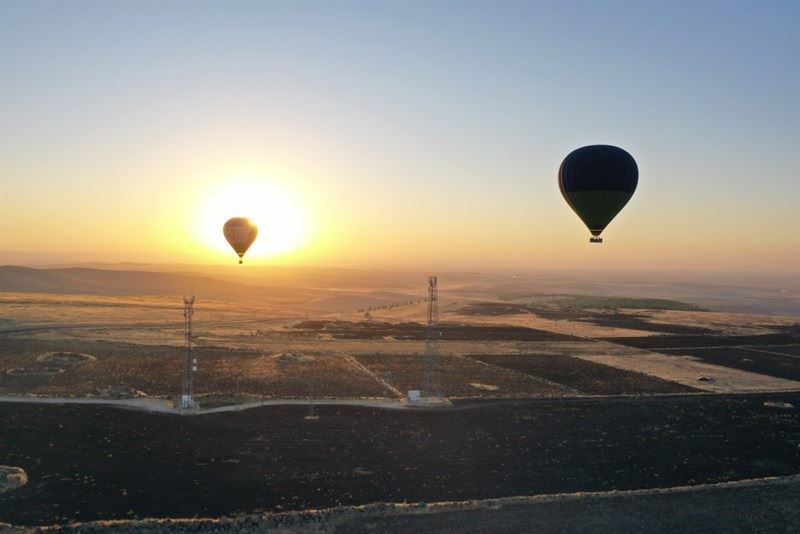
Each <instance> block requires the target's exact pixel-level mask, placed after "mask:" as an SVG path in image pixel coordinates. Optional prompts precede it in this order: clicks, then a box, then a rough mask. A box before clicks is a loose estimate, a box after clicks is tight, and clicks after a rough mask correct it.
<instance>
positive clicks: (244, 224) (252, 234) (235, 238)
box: [222, 217, 258, 263]
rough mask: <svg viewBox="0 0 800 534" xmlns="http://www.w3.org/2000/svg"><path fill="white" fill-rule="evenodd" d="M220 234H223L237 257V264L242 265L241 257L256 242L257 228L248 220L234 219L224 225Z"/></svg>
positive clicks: (242, 218)
mask: <svg viewBox="0 0 800 534" xmlns="http://www.w3.org/2000/svg"><path fill="white" fill-rule="evenodd" d="M222 233H223V234H225V239H227V240H228V243H229V244H230V246H231V248H233V250H235V251H236V254H238V255H239V263H242V259H241V258H242V256H244V253H245V252H247V249H249V248H250V245H252V244H253V241H255V240H256V236H257V235H258V227H257V226H256V225H255V224H253V223H252V222H251V221H250V219H246V218H244V217H234V218H233V219H230V220H228V222H226V223H225V226H223V228H222Z"/></svg>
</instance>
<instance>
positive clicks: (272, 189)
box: [198, 180, 309, 260]
mask: <svg viewBox="0 0 800 534" xmlns="http://www.w3.org/2000/svg"><path fill="white" fill-rule="evenodd" d="M200 216H201V220H200V224H199V225H198V229H199V232H200V235H199V238H200V240H201V241H202V242H203V243H204V244H205V245H206V246H208V247H210V248H212V249H214V250H215V251H219V252H223V253H229V254H231V255H233V256H235V253H234V252H233V251H232V250H231V248H230V245H228V242H227V241H226V240H225V237H224V236H223V235H222V226H223V225H224V224H225V221H227V220H228V219H230V218H232V217H247V218H248V219H250V220H251V221H253V222H254V223H255V224H256V225H257V226H258V238H257V239H256V241H255V243H253V246H252V247H251V248H250V250H249V251H248V252H247V254H246V255H245V259H251V260H252V259H256V258H267V257H272V256H278V255H281V254H286V253H288V252H291V251H293V250H295V249H297V248H299V247H301V246H302V245H303V244H304V243H305V242H306V240H307V239H308V233H309V228H308V226H309V225H308V220H307V218H306V215H305V213H304V212H303V210H302V208H301V207H300V203H299V202H298V201H297V199H296V198H295V197H294V196H293V195H292V194H290V193H289V192H288V191H286V190H284V189H282V188H280V187H278V186H277V185H275V184H273V183H270V182H267V181H262V180H249V181H237V182H233V183H226V184H222V185H220V186H219V187H217V188H216V189H215V190H213V191H212V192H211V194H210V196H209V197H208V200H207V201H206V204H205V206H204V207H203V208H202V209H201V210H200Z"/></svg>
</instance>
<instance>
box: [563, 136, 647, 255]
mask: <svg viewBox="0 0 800 534" xmlns="http://www.w3.org/2000/svg"><path fill="white" fill-rule="evenodd" d="M638 181H639V169H638V167H637V166H636V161H635V160H634V159H633V156H631V155H630V154H628V153H627V152H626V151H624V150H622V149H621V148H619V147H615V146H611V145H590V146H585V147H581V148H579V149H577V150H573V151H572V152H570V153H569V155H567V157H566V158H564V161H563V162H562V163H561V167H560V168H559V169H558V186H559V188H561V194H562V195H563V196H564V200H566V201H567V204H569V207H570V208H572V210H573V211H574V212H575V213H577V214H578V217H580V218H581V220H582V221H583V222H584V224H585V225H586V226H587V227H588V228H589V231H590V232H591V233H592V236H593V237H591V238H590V239H589V242H591V243H602V242H603V239H602V238H601V237H600V234H601V233H602V232H603V230H605V228H606V226H608V224H609V223H610V222H611V221H612V219H614V217H616V216H617V214H618V213H619V212H620V210H622V208H623V207H624V206H625V204H627V203H628V201H629V200H630V199H631V197H632V196H633V192H634V191H636V184H637V183H638Z"/></svg>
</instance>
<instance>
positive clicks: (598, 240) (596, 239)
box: [589, 237, 603, 243]
mask: <svg viewBox="0 0 800 534" xmlns="http://www.w3.org/2000/svg"><path fill="white" fill-rule="evenodd" d="M602 242H603V238H602V237H590V238H589V243H602Z"/></svg>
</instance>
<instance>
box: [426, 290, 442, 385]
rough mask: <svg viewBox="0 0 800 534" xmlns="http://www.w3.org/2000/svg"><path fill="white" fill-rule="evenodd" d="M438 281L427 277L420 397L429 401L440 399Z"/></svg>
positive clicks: (440, 367) (440, 368)
mask: <svg viewBox="0 0 800 534" xmlns="http://www.w3.org/2000/svg"><path fill="white" fill-rule="evenodd" d="M438 326H439V281H438V279H437V277H435V276H429V277H428V328H427V335H426V343H425V371H424V375H423V378H422V396H423V397H426V398H427V399H430V400H438V399H441V398H442V389H441V382H442V364H441V361H440V359H439V336H441V332H440V331H439V328H438Z"/></svg>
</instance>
